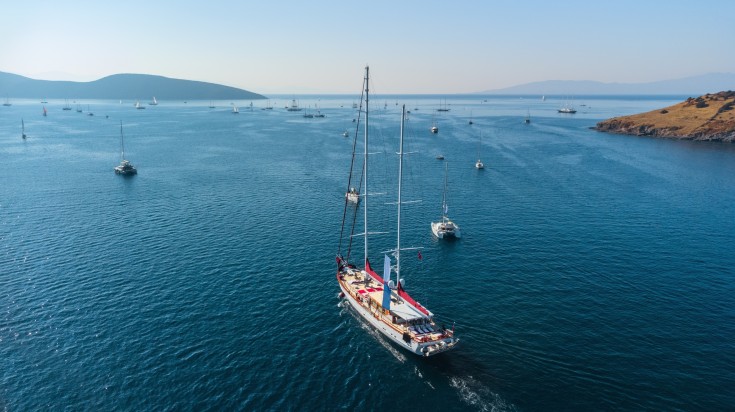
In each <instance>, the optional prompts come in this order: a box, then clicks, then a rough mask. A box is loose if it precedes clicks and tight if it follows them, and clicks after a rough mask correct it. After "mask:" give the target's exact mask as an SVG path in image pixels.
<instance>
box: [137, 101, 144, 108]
mask: <svg viewBox="0 0 735 412" xmlns="http://www.w3.org/2000/svg"><path fill="white" fill-rule="evenodd" d="M135 108H136V109H138V110H143V109H145V106H143V105H142V104H140V102H139V101H136V102H135Z"/></svg>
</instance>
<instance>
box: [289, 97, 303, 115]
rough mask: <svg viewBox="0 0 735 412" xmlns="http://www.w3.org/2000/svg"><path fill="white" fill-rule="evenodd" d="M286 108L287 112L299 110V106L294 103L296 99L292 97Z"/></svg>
mask: <svg viewBox="0 0 735 412" xmlns="http://www.w3.org/2000/svg"><path fill="white" fill-rule="evenodd" d="M286 110H287V111H289V112H300V111H301V108H300V107H299V105H298V104H297V103H296V99H293V100H291V106H290V107H286Z"/></svg>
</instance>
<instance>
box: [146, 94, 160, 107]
mask: <svg viewBox="0 0 735 412" xmlns="http://www.w3.org/2000/svg"><path fill="white" fill-rule="evenodd" d="M148 104H149V105H151V106H158V100H156V96H153V101H152V102H150V103H148Z"/></svg>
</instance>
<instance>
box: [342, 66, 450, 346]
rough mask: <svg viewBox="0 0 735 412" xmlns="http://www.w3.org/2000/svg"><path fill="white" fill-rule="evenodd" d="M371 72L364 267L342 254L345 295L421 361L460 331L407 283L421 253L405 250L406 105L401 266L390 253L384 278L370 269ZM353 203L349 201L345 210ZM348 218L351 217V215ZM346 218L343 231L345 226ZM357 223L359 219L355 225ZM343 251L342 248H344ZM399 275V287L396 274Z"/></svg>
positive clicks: (398, 258) (395, 253)
mask: <svg viewBox="0 0 735 412" xmlns="http://www.w3.org/2000/svg"><path fill="white" fill-rule="evenodd" d="M368 84H369V68H367V67H366V68H365V78H364V90H365V136H364V157H363V162H364V163H363V167H362V173H363V176H362V182H363V184H364V186H363V199H362V202H361V203H362V207H363V212H364V218H363V223H364V233H363V234H362V236H363V238H364V243H365V244H364V252H365V260H364V267H363V268H362V269H361V268H358V267H357V266H356V265H354V264H351V263H350V262H349V260H348V259H349V252H348V255H347V256H348V257H347V258H345V257H343V256H342V255H341V250H340V253H338V255H337V283H338V284H339V287H340V289H341V291H342V292H341V294H340V295H341V296H342V297H344V298H345V300H346V301H347V302H348V304H349V305H350V306H351V307H352V308H353V309H354V310H355V311H356V312H357V313H358V314H359V315H360V316H361V317H362V318H363V319H365V320H366V321H368V322H369V323H370V324H371V325H372V326H374V327H375V328H377V329H378V331H380V332H381V333H382V334H383V335H385V336H386V337H387V338H388V339H390V340H391V341H393V343H395V344H396V345H398V346H400V347H401V348H403V349H405V350H407V351H409V352H411V353H414V354H416V355H419V356H432V355H436V354H438V353H442V352H445V351H447V350H450V349H452V348H454V347H455V346H456V345H457V343H458V342H459V339H457V338H456V337H454V327H452V329H449V328H447V327H445V326H443V325H442V326H439V325H438V324H437V323H436V322H435V320H434V314H433V313H432V312H431V311H429V309H427V308H426V307H424V306H422V305H421V304H420V303H418V302H417V301H416V300H414V299H413V298H412V297H411V296H410V295H409V294H408V293H407V292H406V290H405V289H404V287H403V285H404V282H403V279H402V278H401V252H402V251H406V250H412V249H413V250H415V249H416V248H401V243H400V241H401V181H402V177H403V154H404V151H403V126H404V119H405V117H406V107H405V105H404V106H403V109H402V116H401V134H400V143H399V152H398V155H399V166H398V182H397V183H398V201H397V212H398V218H397V238H396V248H395V249H394V250H392V251H390V252H391V253H392V255H393V256H394V257H395V266H392V262H391V259H390V257H388V255H387V254H384V259H383V275H382V276H381V275H378V273H376V272H375V271H374V270H373V269H372V267H371V266H370V261H369V259H368V179H367V178H368V161H367V160H368V118H369V117H368V114H369V110H368V101H369V99H368V95H369V87H368ZM346 208H347V202H346V201H345V209H346ZM345 216H346V213H345ZM345 220H346V219H343V231H344V222H345ZM353 221H354V220H353ZM340 248H341V246H340ZM392 273H395V277H396V279H395V282H394V281H393V280H391V274H392Z"/></svg>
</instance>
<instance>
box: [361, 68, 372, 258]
mask: <svg viewBox="0 0 735 412" xmlns="http://www.w3.org/2000/svg"><path fill="white" fill-rule="evenodd" d="M369 75H370V66H365V140H364V158H363V164H362V173H363V174H362V179H363V181H364V182H365V188H364V190H365V194H364V196H363V202H364V204H363V210H364V213H365V217H364V219H363V223H364V225H365V227H364V231H363V233H365V238H364V239H365V261H364V263H365V264H366V265H367V261H368V178H367V177H368V112H369V108H370V104H369V102H370V87H369V86H370V85H369V81H370V76H369Z"/></svg>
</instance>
